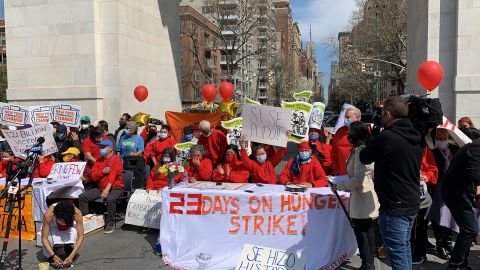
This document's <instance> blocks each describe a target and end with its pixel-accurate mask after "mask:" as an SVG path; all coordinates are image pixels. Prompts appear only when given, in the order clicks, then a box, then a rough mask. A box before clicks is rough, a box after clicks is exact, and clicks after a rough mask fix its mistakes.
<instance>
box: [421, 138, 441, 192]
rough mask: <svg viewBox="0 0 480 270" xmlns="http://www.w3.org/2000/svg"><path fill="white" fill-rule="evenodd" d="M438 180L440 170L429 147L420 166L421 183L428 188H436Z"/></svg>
mask: <svg viewBox="0 0 480 270" xmlns="http://www.w3.org/2000/svg"><path fill="white" fill-rule="evenodd" d="M437 179H438V169H437V164H436V162H435V156H434V155H433V152H432V151H431V150H430V149H429V148H428V147H427V148H425V153H424V154H423V157H422V164H421V165H420V181H424V182H425V183H427V186H435V185H436V184H437Z"/></svg>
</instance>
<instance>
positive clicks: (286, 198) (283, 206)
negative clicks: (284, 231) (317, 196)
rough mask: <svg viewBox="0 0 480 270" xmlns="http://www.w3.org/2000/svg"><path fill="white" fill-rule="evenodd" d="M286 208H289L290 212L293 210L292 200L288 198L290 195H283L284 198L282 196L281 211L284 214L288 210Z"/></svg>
mask: <svg viewBox="0 0 480 270" xmlns="http://www.w3.org/2000/svg"><path fill="white" fill-rule="evenodd" d="M285 206H288V211H291V210H292V208H291V206H290V198H289V197H288V195H287V196H286V195H284V194H282V196H280V209H281V211H282V212H285V211H287V210H285Z"/></svg>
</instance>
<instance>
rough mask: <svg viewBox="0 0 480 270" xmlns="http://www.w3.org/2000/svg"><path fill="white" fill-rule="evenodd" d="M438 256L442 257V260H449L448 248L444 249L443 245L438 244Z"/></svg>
mask: <svg viewBox="0 0 480 270" xmlns="http://www.w3.org/2000/svg"><path fill="white" fill-rule="evenodd" d="M437 257H438V258H440V259H442V260H445V261H446V260H448V259H449V256H448V252H447V250H446V249H444V248H443V247H440V246H438V247H437Z"/></svg>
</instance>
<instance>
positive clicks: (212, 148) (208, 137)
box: [197, 120, 228, 166]
mask: <svg viewBox="0 0 480 270" xmlns="http://www.w3.org/2000/svg"><path fill="white" fill-rule="evenodd" d="M199 126H200V131H201V132H202V134H201V135H200V138H198V143H197V144H199V145H203V146H204V147H205V149H206V151H207V157H208V158H209V159H211V160H212V163H213V166H216V165H217V164H218V162H219V161H220V159H221V157H222V156H221V155H222V154H223V153H224V152H225V148H226V147H227V145H228V143H227V137H226V136H225V134H223V133H222V132H221V131H220V130H217V129H214V128H212V125H211V124H210V122H208V121H207V120H203V121H201V122H200V124H199Z"/></svg>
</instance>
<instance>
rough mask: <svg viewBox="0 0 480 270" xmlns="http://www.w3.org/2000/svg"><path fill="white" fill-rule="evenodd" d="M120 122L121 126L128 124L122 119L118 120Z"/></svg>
mask: <svg viewBox="0 0 480 270" xmlns="http://www.w3.org/2000/svg"><path fill="white" fill-rule="evenodd" d="M118 124H119V125H120V127H124V126H125V125H126V124H127V121H124V120H120V121H118Z"/></svg>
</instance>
